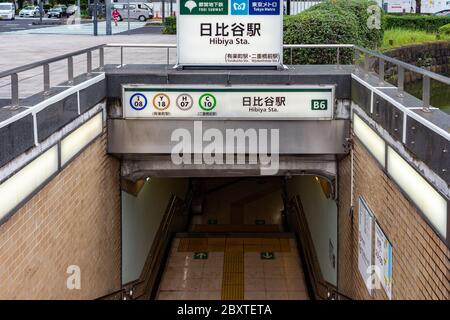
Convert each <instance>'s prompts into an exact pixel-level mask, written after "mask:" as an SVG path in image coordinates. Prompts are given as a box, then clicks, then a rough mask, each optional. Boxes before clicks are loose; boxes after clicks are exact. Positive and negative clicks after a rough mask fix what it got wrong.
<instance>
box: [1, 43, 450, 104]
mask: <svg viewBox="0 0 450 320" xmlns="http://www.w3.org/2000/svg"><path fill="white" fill-rule="evenodd" d="M105 48H119V49H120V63H119V66H120V67H123V66H124V65H125V63H124V59H125V49H126V48H149V49H164V50H165V51H166V64H167V65H170V53H171V49H175V48H176V45H175V44H123V43H111V44H102V45H97V46H94V47H90V48H86V49H82V50H78V51H75V52H71V53H67V54H63V55H60V56H57V57H54V58H51V59H46V60H43V61H39V62H34V63H31V64H27V65H24V66H21V67H17V68H13V69H11V70H7V71H3V72H0V79H1V78H5V77H10V79H11V107H18V106H19V105H20V102H19V73H21V72H25V71H28V70H31V69H35V68H42V69H43V79H42V88H43V91H44V95H45V94H46V93H48V92H49V90H50V78H51V74H50V64H51V63H54V62H58V61H62V60H67V81H68V83H69V84H70V83H72V82H73V80H74V62H73V58H74V57H75V56H79V55H86V57H87V60H86V67H87V73H90V72H92V70H93V69H92V53H93V52H94V51H96V50H98V51H99V69H98V70H99V71H101V70H102V69H103V68H104V66H105V52H104V51H105ZM283 48H284V49H285V50H289V53H290V64H293V63H294V58H293V53H294V50H298V49H336V60H335V61H336V64H337V65H338V66H339V65H340V64H341V60H342V59H341V54H342V50H344V49H353V50H354V60H353V63H354V64H355V65H356V67H357V68H356V70H357V71H358V70H359V63H360V61H361V56H363V67H362V70H363V71H364V72H365V73H366V74H369V73H370V72H373V73H375V74H377V76H378V78H379V79H380V81H383V82H384V80H385V66H386V63H391V64H392V65H394V66H396V67H397V78H398V80H397V88H398V96H399V97H402V96H403V95H404V92H405V70H408V71H411V72H414V73H417V74H419V75H421V76H422V79H423V85H422V99H421V100H422V107H423V110H424V111H426V112H428V111H430V99H431V84H430V82H431V80H432V79H433V80H436V81H438V82H441V83H443V84H445V85H450V78H448V77H445V76H442V75H439V74H436V73H434V72H431V71H428V70H426V69H423V68H420V67H417V66H414V65H411V64H408V63H405V62H402V61H399V60H397V59H394V58H391V57H388V56H386V55H383V54H381V53H379V52H375V51H373V50H369V49H365V48H362V47H359V46H356V45H352V44H285V45H284V46H283ZM373 60H378V73H376V72H375V70H371V63H372V62H373Z"/></svg>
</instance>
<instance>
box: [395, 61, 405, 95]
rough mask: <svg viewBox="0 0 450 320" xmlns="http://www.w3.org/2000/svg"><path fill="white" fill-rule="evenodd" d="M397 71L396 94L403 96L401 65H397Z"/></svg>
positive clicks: (403, 85) (403, 83)
mask: <svg viewBox="0 0 450 320" xmlns="http://www.w3.org/2000/svg"><path fill="white" fill-rule="evenodd" d="M397 73H398V79H397V89H398V96H399V97H403V91H404V90H405V69H404V68H403V67H402V66H397Z"/></svg>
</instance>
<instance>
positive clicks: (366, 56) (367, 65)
mask: <svg viewBox="0 0 450 320" xmlns="http://www.w3.org/2000/svg"><path fill="white" fill-rule="evenodd" d="M369 69H370V55H369V54H368V53H367V52H364V71H365V72H366V73H369Z"/></svg>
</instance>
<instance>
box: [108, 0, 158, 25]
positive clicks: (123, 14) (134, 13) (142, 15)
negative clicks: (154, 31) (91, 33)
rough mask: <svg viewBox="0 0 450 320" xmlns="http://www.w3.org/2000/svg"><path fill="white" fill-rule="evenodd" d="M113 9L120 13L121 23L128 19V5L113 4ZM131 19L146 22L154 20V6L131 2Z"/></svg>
mask: <svg viewBox="0 0 450 320" xmlns="http://www.w3.org/2000/svg"><path fill="white" fill-rule="evenodd" d="M111 7H112V9H117V10H118V11H119V14H120V16H119V21H122V20H123V19H127V18H128V3H113V4H112V6H111ZM129 11H130V19H137V20H139V21H142V22H144V21H146V20H147V19H152V18H153V5H152V4H151V3H146V2H130V10H129Z"/></svg>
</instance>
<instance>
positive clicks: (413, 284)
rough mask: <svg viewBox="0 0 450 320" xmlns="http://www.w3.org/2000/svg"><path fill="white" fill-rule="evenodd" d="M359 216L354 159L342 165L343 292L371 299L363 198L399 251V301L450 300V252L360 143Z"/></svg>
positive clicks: (356, 153) (357, 164)
mask: <svg viewBox="0 0 450 320" xmlns="http://www.w3.org/2000/svg"><path fill="white" fill-rule="evenodd" d="M354 147H355V149H354V206H355V207H354V213H353V219H352V218H351V216H350V215H349V208H350V176H351V174H350V173H351V161H350V156H348V157H346V158H344V159H343V160H341V161H340V163H339V235H338V239H339V251H338V252H339V260H338V262H339V268H338V286H339V289H340V291H342V292H343V293H344V294H346V295H348V296H350V297H352V298H355V299H371V298H372V299H386V298H387V296H386V294H385V293H384V291H383V289H380V290H374V294H373V296H372V297H371V296H370V295H369V293H368V291H367V289H366V287H365V284H364V282H363V278H362V276H361V275H360V273H359V271H358V198H359V196H363V197H364V199H365V200H366V202H367V204H368V206H369V207H370V209H371V210H372V211H373V213H374V215H375V218H376V221H377V223H378V224H379V225H380V227H381V228H382V229H383V230H384V232H385V234H386V236H387V238H388V239H389V240H390V241H391V244H392V247H393V258H392V260H393V286H392V291H393V294H392V298H393V299H450V261H449V259H450V250H449V249H448V248H447V247H446V245H445V244H444V243H443V242H442V241H441V240H440V239H439V237H438V236H437V235H436V233H435V232H434V231H433V230H432V229H431V228H430V227H429V226H428V224H427V223H426V222H425V221H424V220H423V218H422V217H421V216H420V214H419V212H418V211H417V209H416V208H415V207H414V206H413V205H412V204H411V203H410V202H409V201H408V200H407V199H406V198H405V197H404V196H403V194H402V193H401V192H400V190H399V188H398V187H397V186H396V185H395V183H394V182H393V181H392V180H390V179H389V177H388V176H387V175H386V174H385V173H384V172H383V171H382V170H381V168H380V167H379V165H378V164H377V162H376V160H375V159H374V158H373V157H372V156H371V155H370V154H369V153H368V152H367V150H366V149H365V148H364V147H363V146H362V144H361V143H360V142H359V141H358V140H357V139H355V145H354Z"/></svg>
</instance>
